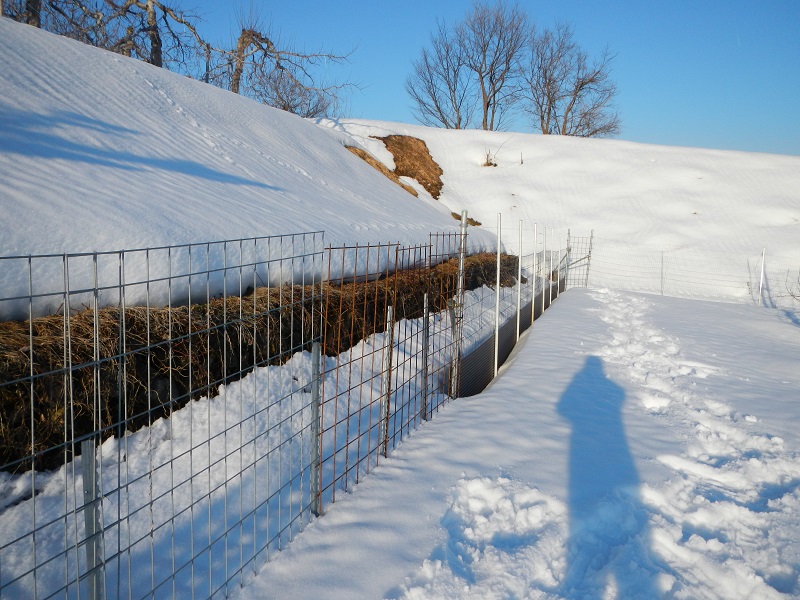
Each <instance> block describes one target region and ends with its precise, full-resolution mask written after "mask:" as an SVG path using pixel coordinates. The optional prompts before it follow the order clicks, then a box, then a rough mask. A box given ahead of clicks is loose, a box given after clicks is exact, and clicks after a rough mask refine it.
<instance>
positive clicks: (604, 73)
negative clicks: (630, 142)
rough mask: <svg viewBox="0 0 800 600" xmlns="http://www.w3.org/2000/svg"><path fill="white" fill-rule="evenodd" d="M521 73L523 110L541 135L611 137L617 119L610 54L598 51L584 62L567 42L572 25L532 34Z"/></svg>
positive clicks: (570, 39) (570, 40) (583, 54)
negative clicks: (527, 54) (592, 58)
mask: <svg viewBox="0 0 800 600" xmlns="http://www.w3.org/2000/svg"><path fill="white" fill-rule="evenodd" d="M530 40H531V41H530V46H529V56H528V60H527V63H526V65H525V67H524V69H523V74H522V78H523V80H524V82H525V86H524V89H523V92H522V98H523V110H524V111H525V112H527V113H528V114H530V116H531V119H532V121H533V125H534V127H536V128H538V129H539V130H540V131H541V132H542V133H544V134H560V135H573V136H581V137H606V136H613V135H616V134H618V133H619V131H620V118H619V114H618V112H617V111H616V110H615V109H614V106H613V101H614V97H615V96H616V93H617V88H616V85H615V84H614V82H613V81H612V80H611V61H612V60H613V58H614V57H613V55H612V54H611V53H610V52H609V51H608V49H606V50H604V51H603V53H602V54H601V56H600V58H599V59H597V60H596V61H594V62H590V61H589V58H588V55H587V54H586V52H585V51H583V50H582V49H581V48H579V47H578V45H577V44H576V43H575V42H574V40H573V31H572V27H570V26H569V25H566V24H559V25H557V26H556V28H555V30H554V31H549V30H545V31H544V32H543V33H542V34H536V33H533V34H532V35H531V38H530Z"/></svg>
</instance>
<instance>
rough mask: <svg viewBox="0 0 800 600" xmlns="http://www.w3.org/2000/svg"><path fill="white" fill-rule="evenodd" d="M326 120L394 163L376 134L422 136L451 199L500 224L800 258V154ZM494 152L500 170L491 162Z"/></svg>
mask: <svg viewBox="0 0 800 600" xmlns="http://www.w3.org/2000/svg"><path fill="white" fill-rule="evenodd" d="M320 125H322V126H324V127H326V128H330V129H333V130H337V131H344V132H346V133H348V134H350V135H351V136H353V138H354V139H356V140H359V141H360V142H361V143H362V144H363V145H364V146H366V147H367V148H368V149H369V150H370V151H371V152H372V153H373V154H375V156H377V157H379V158H380V159H381V160H383V161H384V162H386V163H387V165H390V166H391V165H392V164H393V161H392V156H391V154H389V153H388V152H387V151H386V149H385V147H384V146H383V143H382V142H380V141H378V140H374V139H371V138H370V137H369V136H386V135H390V134H400V135H410V136H414V137H419V138H422V139H423V140H425V142H426V143H427V145H428V148H429V149H430V151H431V154H432V155H433V158H434V160H436V161H437V162H438V163H439V165H440V166H441V167H442V169H443V171H444V175H443V177H442V180H443V182H444V188H443V190H442V195H441V201H442V202H443V203H444V204H446V205H447V206H449V207H450V208H451V209H452V210H454V211H456V212H458V211H460V210H462V209H467V210H468V211H469V214H470V216H472V217H474V218H476V219H477V220H478V221H480V222H482V223H483V225H484V226H485V227H488V228H489V229H494V228H495V227H496V222H497V219H496V215H497V213H502V222H503V224H504V228H505V226H506V224H507V226H508V227H509V228H510V229H511V231H515V230H516V228H517V223H518V221H519V220H520V219H521V220H523V222H524V228H525V229H530V228H532V226H533V223H538V224H539V225H540V226H541V225H546V226H548V227H553V228H556V229H561V230H565V229H567V228H571V229H572V231H573V232H577V234H578V235H588V233H589V231H590V230H592V229H593V230H594V231H595V234H596V235H599V236H601V237H603V238H607V239H614V240H620V241H628V242H634V243H638V244H653V245H657V246H659V247H661V248H663V249H670V248H680V247H689V246H691V247H700V248H710V249H714V250H721V251H739V252H742V251H748V250H750V251H753V250H755V251H757V252H760V251H761V249H762V248H765V247H766V248H767V249H768V250H769V251H770V252H771V253H772V254H777V255H781V256H800V157H796V156H783V155H773V154H759V153H752V152H731V151H719V150H704V149H697V148H679V147H667V146H657V145H649V144H638V143H632V142H625V141H619V140H593V139H580V138H569V137H562V136H542V135H535V134H523V133H507V132H485V131H453V130H442V129H433V128H429V127H422V126H414V125H404V124H400V123H384V122H376V121H361V120H351V119H346V120H344V119H343V120H339V121H331V120H327V121H321V122H320ZM735 126H736V124H735V123H731V127H735ZM487 154H488V155H489V156H490V157H491V158H492V159H494V162H496V163H497V167H483V166H481V164H482V163H484V162H485V161H486V157H487ZM507 237H508V238H509V239H514V240H515V239H516V236H515V235H514V236H507ZM511 243H512V244H513V242H511Z"/></svg>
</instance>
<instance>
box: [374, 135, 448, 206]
mask: <svg viewBox="0 0 800 600" xmlns="http://www.w3.org/2000/svg"><path fill="white" fill-rule="evenodd" d="M375 139H376V140H380V141H382V142H383V143H384V144H385V145H386V149H387V150H388V151H389V152H391V153H392V155H393V156H394V164H395V169H394V172H395V173H396V174H397V175H400V176H403V177H412V178H413V179H416V180H417V181H419V183H420V185H421V186H422V187H424V188H425V190H426V191H427V192H428V193H429V194H430V195H431V196H433V197H434V198H436V199H437V200H438V198H439V195H440V194H441V193H442V187H443V185H444V184H443V183H442V174H443V173H444V171H442V168H441V167H440V166H439V165H438V164H437V163H436V161H435V160H433V157H432V156H431V153H430V151H429V150H428V145H427V144H426V143H425V142H424V141H422V140H421V139H419V138H415V137H411V136H408V135H387V136H386V137H376V138H375Z"/></svg>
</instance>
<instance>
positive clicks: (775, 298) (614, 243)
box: [588, 237, 800, 308]
mask: <svg viewBox="0 0 800 600" xmlns="http://www.w3.org/2000/svg"><path fill="white" fill-rule="evenodd" d="M588 285H590V286H592V287H608V288H612V289H624V290H630V291H638V292H647V293H652V294H661V295H664V296H674V297H678V298H693V299H705V300H716V301H721V302H737V303H747V304H753V305H756V306H764V307H769V308H797V307H798V306H800V302H799V301H798V300H800V257H795V258H789V257H785V256H775V255H772V254H771V253H770V252H769V249H768V248H765V249H754V250H753V251H752V252H728V251H720V250H714V249H704V248H697V247H690V248H673V249H665V248H659V247H656V246H647V245H642V244H635V243H628V242H622V241H618V240H609V239H605V238H599V237H593V240H592V252H591V269H590V273H589V279H588Z"/></svg>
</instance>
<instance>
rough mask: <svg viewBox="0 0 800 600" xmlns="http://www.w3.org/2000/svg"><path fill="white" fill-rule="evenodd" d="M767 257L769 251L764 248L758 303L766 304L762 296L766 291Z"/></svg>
mask: <svg viewBox="0 0 800 600" xmlns="http://www.w3.org/2000/svg"><path fill="white" fill-rule="evenodd" d="M766 257H767V249H766V248H764V249H763V250H762V251H761V279H760V280H759V282H758V303H759V304H764V296H763V295H762V291H763V290H764V261H765V259H766Z"/></svg>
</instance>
